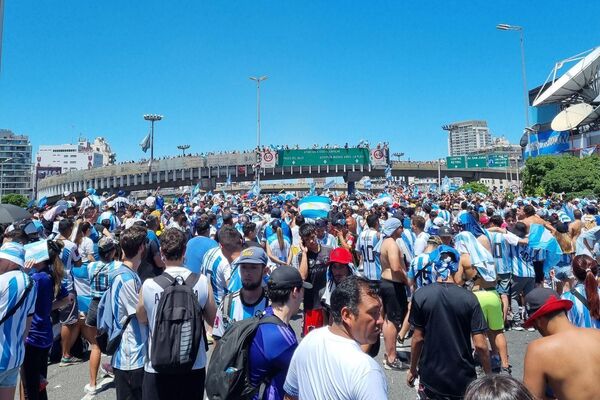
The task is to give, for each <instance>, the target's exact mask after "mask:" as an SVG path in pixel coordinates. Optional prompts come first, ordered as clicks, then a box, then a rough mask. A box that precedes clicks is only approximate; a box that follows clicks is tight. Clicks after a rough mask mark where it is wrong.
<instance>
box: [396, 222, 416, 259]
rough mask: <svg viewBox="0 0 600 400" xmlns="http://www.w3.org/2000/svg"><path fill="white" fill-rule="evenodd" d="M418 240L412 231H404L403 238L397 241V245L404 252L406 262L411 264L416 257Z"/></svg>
mask: <svg viewBox="0 0 600 400" xmlns="http://www.w3.org/2000/svg"><path fill="white" fill-rule="evenodd" d="M416 240H417V235H415V233H414V232H413V231H412V230H410V229H406V228H405V229H403V230H402V236H400V238H399V239H396V243H397V244H398V247H400V249H401V250H402V254H404V256H405V257H406V261H408V262H409V263H410V262H411V261H412V260H413V258H414V257H415V241H416Z"/></svg>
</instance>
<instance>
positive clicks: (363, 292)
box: [283, 276, 387, 400]
mask: <svg viewBox="0 0 600 400" xmlns="http://www.w3.org/2000/svg"><path fill="white" fill-rule="evenodd" d="M330 311H331V317H332V319H333V325H332V326H328V327H323V328H319V329H315V330H313V331H311V332H310V333H309V334H308V335H306V337H305V338H304V340H303V341H302V342H301V343H300V345H299V346H298V348H297V349H296V352H295V353H294V356H293V357H292V361H291V364H290V367H289V370H288V374H287V377H286V380H285V385H284V387H283V388H284V390H285V392H286V399H288V400H296V399H299V400H312V399H328V400H336V399H353V400H380V399H382V400H383V399H387V383H386V379H385V374H384V373H383V370H382V369H381V367H380V366H379V364H378V363H377V361H375V360H373V359H372V358H371V357H369V355H367V354H366V353H364V352H363V351H362V350H361V348H360V346H361V345H364V344H373V343H375V342H376V341H377V339H378V338H379V335H380V333H381V329H382V326H383V319H382V317H381V312H382V304H381V299H380V298H379V295H378V293H377V291H376V290H374V289H373V288H372V286H371V285H370V283H369V281H368V280H366V279H365V278H362V277H358V276H350V277H348V278H346V279H344V280H343V281H342V282H341V283H340V284H339V285H338V286H337V287H336V289H335V290H334V292H333V293H332V294H331V308H330Z"/></svg>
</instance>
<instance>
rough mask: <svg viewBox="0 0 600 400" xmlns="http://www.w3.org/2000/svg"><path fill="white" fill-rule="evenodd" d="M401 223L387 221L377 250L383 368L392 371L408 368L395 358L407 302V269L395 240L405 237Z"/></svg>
mask: <svg viewBox="0 0 600 400" xmlns="http://www.w3.org/2000/svg"><path fill="white" fill-rule="evenodd" d="M402 229H403V228H402V222H401V221H400V220H399V219H398V218H394V217H392V218H388V219H387V220H386V221H385V223H384V224H383V240H381V241H380V242H379V243H380V246H378V248H376V249H375V252H376V253H379V254H380V256H379V259H380V261H381V283H380V295H381V301H382V302H383V312H384V322H383V340H384V344H385V353H386V355H385V357H384V364H383V365H384V367H385V368H386V369H390V370H403V369H407V366H406V365H405V364H403V363H402V362H401V361H400V360H398V359H397V357H396V337H397V336H398V331H399V330H400V327H401V326H402V322H403V321H404V317H405V315H406V311H407V309H408V300H407V297H406V285H407V284H408V279H407V277H406V266H405V265H404V257H403V255H402V251H401V250H400V247H398V245H397V244H396V239H399V238H400V236H401V235H402Z"/></svg>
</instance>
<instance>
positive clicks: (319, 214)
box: [298, 196, 331, 219]
mask: <svg viewBox="0 0 600 400" xmlns="http://www.w3.org/2000/svg"><path fill="white" fill-rule="evenodd" d="M298 208H299V209H300V214H302V216H303V217H304V218H312V219H317V218H327V214H328V213H329V211H330V210H331V200H330V199H329V197H327V196H306V197H303V198H302V199H300V201H299V202H298Z"/></svg>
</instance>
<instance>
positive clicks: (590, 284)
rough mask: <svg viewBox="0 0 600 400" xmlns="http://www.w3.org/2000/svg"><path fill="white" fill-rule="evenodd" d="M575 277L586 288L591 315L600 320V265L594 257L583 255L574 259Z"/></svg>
mask: <svg viewBox="0 0 600 400" xmlns="http://www.w3.org/2000/svg"><path fill="white" fill-rule="evenodd" d="M572 266H573V275H575V278H577V280H579V281H580V282H583V286H584V288H585V298H586V299H587V302H588V306H589V307H588V308H589V310H590V315H591V316H592V318H594V319H598V320H600V297H599V296H598V281H597V280H596V275H598V263H597V262H596V260H594V259H593V258H592V257H590V256H588V255H585V254H582V255H578V256H575V257H574V258H573V264H572Z"/></svg>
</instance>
